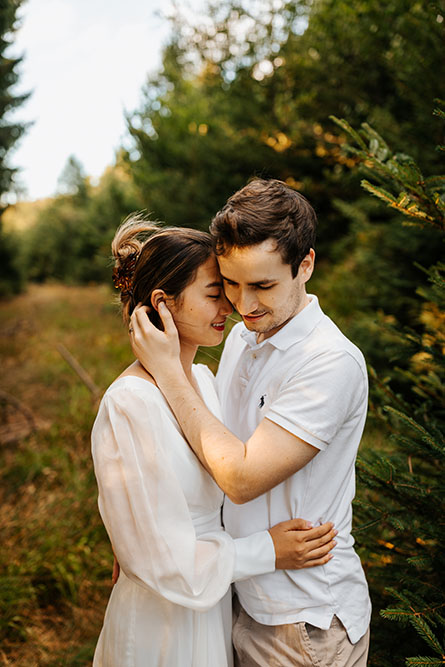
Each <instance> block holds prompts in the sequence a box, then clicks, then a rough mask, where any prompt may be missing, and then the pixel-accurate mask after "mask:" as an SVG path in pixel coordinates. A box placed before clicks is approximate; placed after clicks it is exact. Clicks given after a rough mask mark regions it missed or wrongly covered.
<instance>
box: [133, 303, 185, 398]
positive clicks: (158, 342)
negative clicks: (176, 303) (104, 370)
mask: <svg viewBox="0 0 445 667" xmlns="http://www.w3.org/2000/svg"><path fill="white" fill-rule="evenodd" d="M147 313H148V308H147V306H137V307H136V308H135V309H134V311H133V313H132V315H131V320H130V327H129V333H130V340H131V347H132V349H133V353H134V355H135V357H137V359H138V360H139V361H140V363H141V364H142V366H144V368H145V370H147V371H148V372H149V373H150V375H152V376H153V377H154V378H155V380H156V382H157V383H158V385H159V381H160V380H161V379H162V378H163V377H164V375H166V374H168V372H169V370H171V369H173V370H175V369H176V367H177V366H176V365H177V364H180V357H179V352H180V347H179V336H178V330H177V329H176V326H175V323H174V321H173V317H172V316H171V313H170V311H169V310H168V308H167V306H166V305H165V304H164V303H163V302H161V303H160V304H159V315H160V316H161V320H162V323H163V326H164V331H160V330H159V329H158V328H157V327H155V326H154V324H152V322H151V321H150V320H149V319H148V315H147Z"/></svg>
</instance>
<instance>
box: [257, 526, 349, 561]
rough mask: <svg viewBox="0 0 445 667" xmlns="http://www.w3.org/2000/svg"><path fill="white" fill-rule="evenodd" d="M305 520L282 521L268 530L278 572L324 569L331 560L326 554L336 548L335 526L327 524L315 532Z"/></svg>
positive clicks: (315, 529)
mask: <svg viewBox="0 0 445 667" xmlns="http://www.w3.org/2000/svg"><path fill="white" fill-rule="evenodd" d="M310 526H311V524H310V523H308V522H307V521H304V519H291V520H290V521H283V522H282V523H278V524H277V525H276V526H272V528H269V533H270V535H271V537H272V540H273V543H274V547H275V555H276V561H275V562H276V568H277V570H301V569H303V568H306V567H314V566H315V565H324V564H325V563H327V562H328V561H329V560H330V559H331V558H332V554H331V553H329V552H330V551H331V550H332V549H333V548H334V547H335V545H336V544H337V543H336V542H335V540H334V537H335V536H336V535H337V532H338V531H336V530H334V525H333V524H332V523H330V522H328V523H324V524H322V525H321V526H316V527H315V528H311V527H310Z"/></svg>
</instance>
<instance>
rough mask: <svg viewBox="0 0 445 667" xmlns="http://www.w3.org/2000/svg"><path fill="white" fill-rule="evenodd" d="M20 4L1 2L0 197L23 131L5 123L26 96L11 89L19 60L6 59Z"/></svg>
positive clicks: (7, 185) (22, 126)
mask: <svg viewBox="0 0 445 667" xmlns="http://www.w3.org/2000/svg"><path fill="white" fill-rule="evenodd" d="M20 5H21V0H0V197H1V196H2V195H3V194H5V193H6V192H8V190H9V189H10V187H11V184H12V182H13V178H14V174H15V173H16V171H17V169H14V168H12V167H10V166H9V165H8V161H7V160H8V156H9V153H10V151H11V149H12V148H13V147H14V146H15V144H16V142H17V141H18V140H19V139H20V137H21V136H22V134H23V132H24V131H25V130H26V125H25V124H23V123H18V122H14V121H12V120H9V119H8V114H9V112H10V111H12V110H13V109H15V108H16V107H18V106H20V105H21V104H23V102H24V101H25V100H26V99H27V97H28V95H27V94H23V95H16V94H15V93H14V92H13V90H12V89H13V87H14V86H15V85H16V83H17V81H18V78H19V75H18V73H17V67H18V65H19V64H20V63H21V61H22V58H13V57H11V56H9V55H7V53H6V52H7V50H8V48H9V47H10V46H11V43H12V35H13V33H14V30H15V29H16V26H17V10H18V8H19V7H20Z"/></svg>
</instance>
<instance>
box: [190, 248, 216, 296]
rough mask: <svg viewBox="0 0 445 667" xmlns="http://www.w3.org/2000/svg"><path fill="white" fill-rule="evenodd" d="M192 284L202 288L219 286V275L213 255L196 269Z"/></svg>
mask: <svg viewBox="0 0 445 667" xmlns="http://www.w3.org/2000/svg"><path fill="white" fill-rule="evenodd" d="M192 284H195V285H197V286H199V287H202V288H206V287H215V286H219V285H221V274H220V272H219V267H218V263H217V261H216V257H215V255H211V257H209V258H208V259H207V260H206V261H205V262H204V264H201V266H199V267H198V270H197V271H196V276H195V280H194V281H193V283H192Z"/></svg>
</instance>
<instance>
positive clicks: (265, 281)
mask: <svg viewBox="0 0 445 667" xmlns="http://www.w3.org/2000/svg"><path fill="white" fill-rule="evenodd" d="M221 277H222V279H223V280H227V282H229V283H235V282H236V280H232V279H231V278H226V276H224V275H223V274H221ZM277 282H278V279H277V278H263V280H257V281H256V282H254V283H247V284H248V285H269V284H270V283H277Z"/></svg>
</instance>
